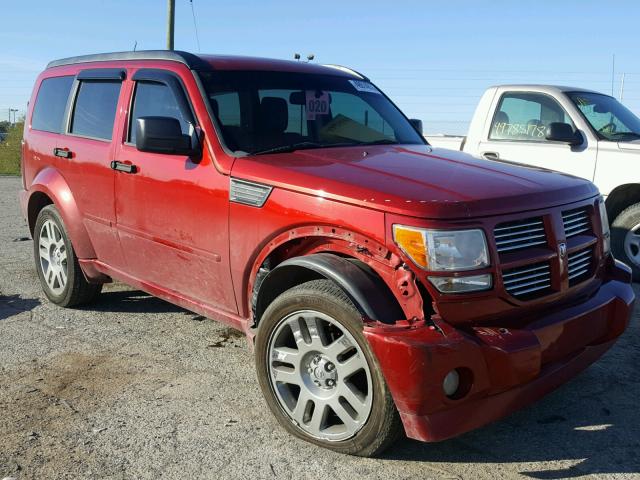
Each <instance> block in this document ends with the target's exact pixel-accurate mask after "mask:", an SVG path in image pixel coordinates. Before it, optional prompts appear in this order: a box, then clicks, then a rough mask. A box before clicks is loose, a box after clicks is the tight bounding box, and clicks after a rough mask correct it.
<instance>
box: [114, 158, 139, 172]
mask: <svg viewBox="0 0 640 480" xmlns="http://www.w3.org/2000/svg"><path fill="white" fill-rule="evenodd" d="M111 169H112V170H118V171H119V172H124V173H136V172H137V171H138V168H137V167H136V166H135V165H132V164H131V163H122V162H119V161H117V160H114V161H113V162H111Z"/></svg>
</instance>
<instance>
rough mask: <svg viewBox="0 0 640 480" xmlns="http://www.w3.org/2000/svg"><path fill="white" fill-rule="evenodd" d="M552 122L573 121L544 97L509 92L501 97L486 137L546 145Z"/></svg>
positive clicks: (561, 109)
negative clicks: (547, 133)
mask: <svg viewBox="0 0 640 480" xmlns="http://www.w3.org/2000/svg"><path fill="white" fill-rule="evenodd" d="M552 122H562V123H568V124H570V125H572V126H573V122H572V121H571V119H570V118H569V116H568V115H567V114H566V112H565V111H564V109H563V108H562V107H561V106H560V105H559V104H558V102H556V101H555V100H554V99H553V98H551V97H549V96H548V95H543V94H539V93H527V92H522V93H521V92H511V93H506V94H504V95H503V96H502V99H501V100H500V104H499V106H498V109H497V111H496V114H495V115H494V117H493V122H492V124H491V130H490V133H489V138H490V139H492V140H520V141H530V142H531V141H533V142H546V141H547V140H546V139H545V134H546V130H547V126H548V125H549V124H550V123H552Z"/></svg>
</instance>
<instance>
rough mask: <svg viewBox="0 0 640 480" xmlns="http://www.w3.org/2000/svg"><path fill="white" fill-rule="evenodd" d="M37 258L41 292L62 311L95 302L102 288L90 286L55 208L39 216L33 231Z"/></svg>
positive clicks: (46, 208) (98, 285)
mask: <svg viewBox="0 0 640 480" xmlns="http://www.w3.org/2000/svg"><path fill="white" fill-rule="evenodd" d="M33 247H34V256H35V261H36V270H37V272H38V277H39V278H40V284H41V285H42V290H43V291H44V293H45V295H46V296H47V298H48V299H49V300H51V302H53V303H55V304H56V305H60V306H62V307H71V306H74V305H81V304H84V303H88V302H90V301H92V300H94V299H95V298H96V297H97V296H98V294H99V293H100V291H101V290H102V285H100V284H91V283H89V282H87V280H86V279H85V277H84V274H83V273H82V270H81V269H80V264H79V263H78V259H77V257H76V254H75V252H74V250H73V246H72V245H71V241H70V240H69V235H68V234H67V230H66V228H65V226H64V222H63V221H62V217H60V214H59V213H58V210H57V209H56V207H55V206H53V205H47V206H46V207H44V208H43V209H42V210H41V211H40V213H39V214H38V218H37V220H36V225H35V229H34V239H33Z"/></svg>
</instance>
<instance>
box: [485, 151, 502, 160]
mask: <svg viewBox="0 0 640 480" xmlns="http://www.w3.org/2000/svg"><path fill="white" fill-rule="evenodd" d="M482 158H486V159H487V160H498V159H499V158H500V154H499V153H498V152H483V153H482Z"/></svg>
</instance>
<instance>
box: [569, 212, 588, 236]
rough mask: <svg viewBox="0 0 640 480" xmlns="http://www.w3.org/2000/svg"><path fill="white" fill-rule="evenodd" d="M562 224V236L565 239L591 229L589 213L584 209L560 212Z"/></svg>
mask: <svg viewBox="0 0 640 480" xmlns="http://www.w3.org/2000/svg"><path fill="white" fill-rule="evenodd" d="M562 223H563V224H564V235H565V237H566V238H569V237H573V236H575V235H578V234H579V233H583V232H587V231H589V230H590V229H591V226H590V222H589V212H588V210H587V209H586V208H580V209H577V210H567V211H566V212H562Z"/></svg>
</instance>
